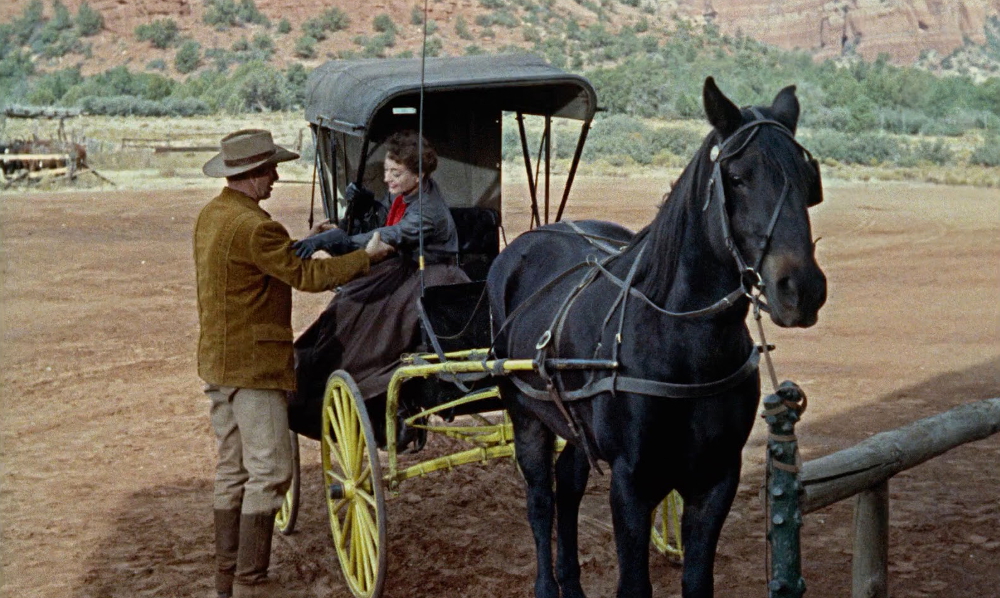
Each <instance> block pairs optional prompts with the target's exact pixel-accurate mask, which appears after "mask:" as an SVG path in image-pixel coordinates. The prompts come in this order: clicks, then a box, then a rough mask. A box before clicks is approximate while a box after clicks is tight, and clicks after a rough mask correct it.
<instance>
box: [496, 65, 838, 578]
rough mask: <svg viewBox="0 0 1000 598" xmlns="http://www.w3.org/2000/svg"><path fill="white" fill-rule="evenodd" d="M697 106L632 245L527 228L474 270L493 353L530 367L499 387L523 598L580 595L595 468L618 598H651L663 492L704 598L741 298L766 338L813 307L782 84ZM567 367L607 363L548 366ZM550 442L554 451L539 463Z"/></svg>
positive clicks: (743, 436) (746, 422) (733, 398)
mask: <svg viewBox="0 0 1000 598" xmlns="http://www.w3.org/2000/svg"><path fill="white" fill-rule="evenodd" d="M703 96H704V106H705V112H706V114H707V116H708V120H709V122H710V123H711V124H712V127H713V130H712V132H711V133H709V135H708V136H707V137H706V139H705V141H704V143H703V145H702V146H701V149H700V150H699V151H698V153H697V155H695V157H694V159H693V160H692V161H691V163H690V164H689V165H688V166H687V168H686V169H685V170H684V172H683V174H682V175H681V177H680V178H679V179H678V181H677V182H676V184H675V185H674V188H673V190H672V191H671V192H670V195H669V196H668V197H667V199H666V200H665V202H664V203H663V205H662V206H661V207H660V209H659V213H658V214H657V216H656V218H655V219H654V220H653V222H652V223H651V224H650V225H649V226H647V227H646V228H644V229H643V230H642V231H640V232H639V233H637V234H635V235H632V234H631V233H630V232H629V231H627V230H625V229H623V228H622V227H619V226H617V225H614V224H610V223H601V222H594V221H584V222H579V223H565V222H562V223H558V224H555V225H552V226H547V227H542V228H540V229H537V231H532V232H531V233H528V234H524V235H522V236H521V237H519V238H518V239H516V240H515V241H514V242H512V243H511V244H510V246H509V247H507V248H506V249H505V250H504V251H503V252H502V253H501V254H500V256H499V257H498V258H497V260H496V261H495V263H494V264H493V266H492V268H491V270H490V274H489V278H488V284H489V295H490V307H491V309H492V310H493V311H492V313H493V318H494V324H493V327H494V347H495V352H496V355H497V357H500V358H505V357H509V358H535V359H537V360H538V362H539V363H540V364H541V367H540V369H539V371H538V372H537V373H528V374H524V375H520V376H511V377H508V378H504V379H501V380H500V387H501V392H502V396H503V399H504V404H505V406H506V408H507V409H508V411H509V413H510V416H511V418H512V421H513V424H514V431H515V447H516V451H517V461H518V464H519V465H520V468H521V471H522V472H523V475H524V477H525V480H526V482H527V485H528V497H527V503H528V519H529V521H530V523H531V528H532V531H533V533H534V538H535V545H536V550H537V556H538V577H537V579H536V582H535V595H536V596H539V597H545V598H558V597H559V596H560V592H561V595H562V597H563V598H577V597H582V596H583V595H584V593H583V590H582V588H581V586H580V567H579V562H578V559H577V515H578V511H579V505H580V500H581V498H582V496H583V493H584V489H585V487H586V483H587V479H588V475H589V472H590V469H591V467H592V466H596V465H597V463H598V461H605V462H607V463H609V464H610V466H611V489H610V501H611V508H612V519H613V523H614V530H615V544H616V547H617V553H618V567H619V575H620V576H619V581H618V594H617V595H618V596H619V598H641V597H645V596H650V593H651V585H650V580H649V535H650V528H651V519H652V517H651V516H652V513H653V511H654V509H655V508H656V506H657V505H658V504H659V503H660V502H661V501H662V500H663V498H664V497H665V496H666V495H667V493H668V492H669V491H670V490H671V489H677V490H678V491H679V492H680V494H681V496H682V497H683V498H684V515H683V521H682V536H683V541H684V571H683V578H682V586H683V595H684V597H685V598H693V597H705V596H712V595H713V592H714V589H713V568H714V561H715V550H716V545H717V543H718V539H719V533H720V531H721V529H722V525H723V522H724V521H725V519H726V516H727V514H728V513H729V509H730V507H731V505H732V502H733V497H734V496H735V493H736V488H737V484H738V482H739V477H740V466H741V462H740V453H741V449H742V447H743V445H744V444H745V443H746V440H747V437H748V436H749V433H750V429H751V427H752V424H753V422H754V418H755V416H756V410H757V405H758V402H759V399H760V380H759V374H758V370H757V363H758V357H757V348H756V346H755V344H754V342H753V340H752V338H751V336H750V334H749V331H748V330H747V326H746V318H747V315H748V309H749V306H750V305H751V299H750V296H751V295H750V294H751V292H753V291H755V290H756V291H758V292H760V293H762V296H759V299H760V301H761V302H762V303H764V307H765V309H767V310H768V311H769V312H770V316H771V319H772V320H773V321H774V322H775V323H776V324H778V325H779V326H783V327H792V326H800V327H808V326H811V325H813V324H814V323H815V322H816V319H817V313H818V311H819V309H820V307H821V306H822V305H823V303H824V302H825V300H826V278H825V276H824V275H823V272H822V271H821V270H820V268H819V266H818V265H817V263H816V260H815V256H814V244H813V240H812V236H811V230H810V224H809V216H808V212H807V208H808V207H809V206H812V205H815V204H817V203H819V202H820V201H821V200H822V187H821V182H820V178H819V168H818V164H817V163H816V162H815V160H813V159H812V157H811V155H809V154H808V152H807V151H806V150H805V149H804V148H802V146H800V145H799V144H798V142H796V141H795V139H794V132H795V127H796V124H797V122H798V117H799V104H798V100H797V99H796V97H795V88H794V86H792V87H787V88H785V89H783V90H782V91H781V92H779V93H778V94H777V96H776V97H775V99H774V101H773V103H772V104H771V106H769V107H757V108H744V109H742V110H741V109H740V108H738V107H737V106H736V105H734V104H733V103H732V102H731V101H730V100H729V99H728V98H726V96H725V95H723V94H722V92H720V91H719V89H718V87H716V85H715V82H714V81H713V80H712V79H711V78H708V79H707V80H706V81H705V85H704V90H703ZM572 359H588V360H604V362H605V364H606V365H603V366H601V365H598V366H594V364H593V363H591V367H592V368H593V367H599V368H603V369H590V370H579V369H577V370H571V369H556V368H559V367H560V366H559V361H560V360H563V363H564V364H565V363H566V361H565V360H572ZM612 364H614V365H612ZM556 435H559V436H561V437H563V438H566V439H568V440H569V444H568V445H567V447H566V449H565V450H564V451H563V453H562V454H561V455H560V456H559V458H558V460H557V461H556V463H555V467H554V468H553V443H554V439H555V436H556ZM553 469H554V473H555V482H556V483H555V492H553V484H552V481H553ZM554 514H555V515H556V516H557V519H556V521H555V523H556V525H557V530H556V531H557V533H556V537H557V558H556V566H555V570H553V563H552V549H551V544H550V542H551V534H552V526H553V518H554ZM557 580H558V581H557Z"/></svg>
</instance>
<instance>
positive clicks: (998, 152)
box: [969, 134, 1000, 167]
mask: <svg viewBox="0 0 1000 598" xmlns="http://www.w3.org/2000/svg"><path fill="white" fill-rule="evenodd" d="M969 164H980V165H982V166H993V167H996V166H1000V135H997V134H993V135H989V136H987V137H986V139H985V140H984V141H983V144H982V145H980V146H978V147H977V148H976V149H975V150H973V151H972V155H971V156H969Z"/></svg>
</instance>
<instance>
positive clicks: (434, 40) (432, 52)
mask: <svg viewBox="0 0 1000 598" xmlns="http://www.w3.org/2000/svg"><path fill="white" fill-rule="evenodd" d="M443 48H444V42H443V41H441V38H440V37H429V38H427V45H426V46H425V47H424V52H425V53H426V54H427V56H439V55H440V54H441V50H442V49H443Z"/></svg>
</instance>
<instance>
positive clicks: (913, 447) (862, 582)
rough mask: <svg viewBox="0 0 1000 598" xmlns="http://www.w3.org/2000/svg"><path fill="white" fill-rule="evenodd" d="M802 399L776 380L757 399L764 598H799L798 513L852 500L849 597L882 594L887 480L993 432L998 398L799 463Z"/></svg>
mask: <svg viewBox="0 0 1000 598" xmlns="http://www.w3.org/2000/svg"><path fill="white" fill-rule="evenodd" d="M804 408H805V395H804V394H802V391H801V390H799V388H798V387H797V386H795V385H794V384H792V383H789V382H785V383H782V385H781V387H780V388H779V389H778V390H777V392H776V393H775V394H773V395H769V396H768V397H766V398H765V399H764V412H763V416H764V418H765V420H767V423H768V426H769V430H770V434H769V437H768V443H767V445H768V459H767V461H768V466H767V481H766V483H765V488H764V490H765V493H766V507H767V514H768V542H769V544H770V553H771V563H770V575H771V579H770V581H769V583H768V595H769V596H770V597H771V598H799V597H801V596H802V594H803V593H804V592H805V582H804V580H803V579H802V569H801V554H800V551H799V531H800V528H801V525H802V516H803V515H805V514H807V513H811V512H813V511H817V510H819V509H822V508H823V507H826V506H829V505H832V504H833V503H835V502H838V501H841V500H843V499H845V498H850V497H852V496H855V497H856V498H855V504H854V545H853V556H852V583H851V587H852V598H887V597H888V595H889V590H888V587H889V479H890V478H892V476H894V475H896V474H897V473H899V472H901V471H905V470H907V469H910V468H911V467H914V466H916V465H919V464H921V463H923V462H924V461H927V460H929V459H933V458H934V457H937V456H938V455H941V454H943V453H945V452H947V451H949V450H951V449H953V448H955V447H958V446H961V445H963V444H966V443H968V442H973V441H975V440H982V439H984V438H988V437H989V436H992V435H993V434H996V433H997V432H1000V398H993V399H986V400H982V401H979V402H976V403H969V404H966V405H961V406H959V407H955V408H953V409H951V410H949V411H946V412H944V413H940V414H938V415H933V416H931V417H927V418H924V419H921V420H918V421H916V422H913V423H911V424H909V425H906V426H903V427H901V428H896V429H895V430H889V431H887V432H881V433H879V434H876V435H874V436H872V437H871V438H869V439H867V440H865V441H863V442H860V443H858V444H856V445H854V446H853V447H851V448H847V449H844V450H842V451H838V452H836V453H833V454H830V455H827V456H825V457H820V458H818V459H813V460H811V461H808V462H806V463H803V464H801V465H799V464H798V463H797V461H798V450H797V441H796V439H795V422H796V421H798V419H799V416H800V414H801V412H802V411H803V410H804Z"/></svg>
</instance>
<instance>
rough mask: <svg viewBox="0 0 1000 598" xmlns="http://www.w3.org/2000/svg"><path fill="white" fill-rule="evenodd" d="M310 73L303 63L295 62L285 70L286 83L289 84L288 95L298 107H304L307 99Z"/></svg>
mask: <svg viewBox="0 0 1000 598" xmlns="http://www.w3.org/2000/svg"><path fill="white" fill-rule="evenodd" d="M308 78H309V71H307V70H306V67H304V66H302V64H301V63H298V62H293V63H292V64H291V65H290V66H289V67H288V68H287V69H285V81H287V82H288V86H287V89H288V93H289V95H290V96H291V98H292V101H293V102H294V105H295V106H296V107H298V106H302V105H303V104H304V103H305V99H306V80H307V79H308Z"/></svg>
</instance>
